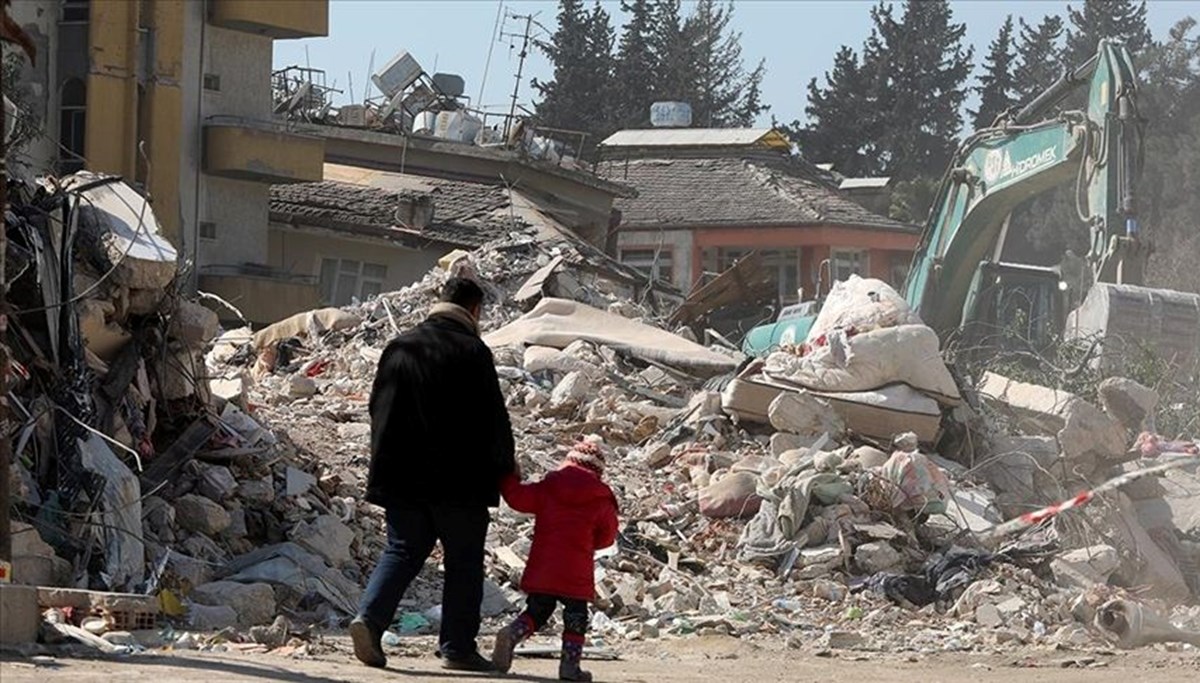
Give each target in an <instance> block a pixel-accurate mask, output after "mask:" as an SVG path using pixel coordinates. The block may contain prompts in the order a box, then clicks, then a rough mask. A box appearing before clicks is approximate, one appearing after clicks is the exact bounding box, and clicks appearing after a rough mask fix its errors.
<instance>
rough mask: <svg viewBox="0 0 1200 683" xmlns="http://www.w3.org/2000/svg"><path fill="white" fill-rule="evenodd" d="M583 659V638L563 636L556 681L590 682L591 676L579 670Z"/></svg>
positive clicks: (569, 635) (570, 635)
mask: <svg viewBox="0 0 1200 683" xmlns="http://www.w3.org/2000/svg"><path fill="white" fill-rule="evenodd" d="M582 659H583V636H573V635H572V634H565V635H564V636H563V642H562V659H560V660H559V662H558V680H560V681H590V680H592V674H590V673H588V672H587V671H584V670H583V669H581V668H579V662H580V661H581V660H582Z"/></svg>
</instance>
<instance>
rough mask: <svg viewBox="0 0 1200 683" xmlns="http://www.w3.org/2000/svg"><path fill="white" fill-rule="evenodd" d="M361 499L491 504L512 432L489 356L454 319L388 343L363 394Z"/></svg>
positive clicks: (508, 463) (433, 321) (433, 319)
mask: <svg viewBox="0 0 1200 683" xmlns="http://www.w3.org/2000/svg"><path fill="white" fill-rule="evenodd" d="M370 409H371V469H370V472H369V474H368V477H367V497H366V498H367V501H368V502H370V503H374V504H376V505H382V506H384V507H388V506H391V505H396V504H404V503H434V504H454V505H480V506H493V507H494V506H496V505H499V503H500V497H499V487H500V478H501V477H502V476H503V475H505V474H507V473H509V472H511V471H512V470H513V450H514V446H513V435H512V426H511V424H510V423H509V419H508V410H507V408H506V407H505V404H504V395H503V393H501V391H500V382H499V380H498V379H497V377H496V366H495V362H494V360H493V358H492V352H491V350H490V349H489V348H488V347H487V345H486V344H484V343H483V340H482V339H480V338H479V335H478V334H477V333H476V332H475V330H473V329H470V328H469V327H468V326H467V325H466V324H464V323H463V322H461V321H459V320H456V319H454V318H453V317H449V316H443V315H433V316H430V317H429V319H427V320H426V321H425V322H423V323H421V324H420V325H418V326H417V327H415V328H413V329H411V330H409V331H408V332H406V333H404V334H402V335H400V336H399V337H397V338H396V339H394V340H393V341H392V342H391V343H390V344H388V346H387V348H386V349H385V350H384V352H383V356H382V357H381V358H380V359H379V369H378V371H377V372H376V375H375V385H374V387H373V388H372V390H371V408H370Z"/></svg>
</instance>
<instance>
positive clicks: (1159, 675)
mask: <svg viewBox="0 0 1200 683" xmlns="http://www.w3.org/2000/svg"><path fill="white" fill-rule="evenodd" d="M321 649H322V650H323V652H322V654H320V655H318V656H316V657H308V658H303V659H298V658H293V657H282V656H279V655H275V654H234V653H147V654H140V655H135V656H130V657H125V658H119V659H117V658H71V657H65V656H55V657H49V656H45V655H43V656H38V657H29V656H20V655H15V654H6V655H0V681H3V683H43V682H46V681H71V682H72V683H88V682H91V681H105V682H106V683H111V682H112V681H137V680H148V679H157V680H160V681H184V682H190V681H222V682H227V681H266V680H270V681H288V682H291V683H332V682H334V681H348V682H363V683H366V682H367V681H370V682H372V683H376V682H378V681H388V680H391V681H396V682H397V683H403V682H406V681H441V682H447V683H455V682H459V681H483V680H509V681H544V680H554V677H555V674H556V664H555V662H554V661H553V660H549V659H537V660H532V659H518V660H517V661H516V662H515V664H514V666H513V672H512V673H510V674H509V675H508V676H504V677H488V676H480V675H476V674H464V673H457V672H445V671H442V670H441V669H440V668H439V666H438V660H436V659H435V658H434V657H432V656H427V657H422V656H416V653H415V651H414V650H413V649H412V648H409V649H406V650H405V651H404V652H402V653H400V654H399V655H397V654H396V653H392V656H391V657H390V658H389V662H388V668H387V669H385V670H383V671H379V670H373V669H367V668H365V667H362V666H360V665H359V664H358V663H357V662H356V661H355V660H354V659H353V657H352V656H351V655H350V653H349V648H348V646H347V643H346V641H345V639H344V638H327V639H324V640H323V641H322V648H321ZM619 650H620V654H621V660H620V661H594V662H588V668H590V669H591V670H592V671H593V672H594V673H595V674H596V680H598V681H614V682H615V681H628V682H630V683H633V682H642V683H658V682H660V681H661V682H666V683H670V682H680V683H682V682H684V681H712V682H714V683H718V682H719V683H726V682H728V681H805V682H806V683H825V682H829V683H847V682H850V681H853V682H854V683H884V682H890V681H908V680H912V681H922V683H942V682H944V683H964V681H969V682H970V683H989V682H993V681H994V682H997V683H999V682H1001V681H1003V682H1004V683H1011V682H1012V681H1022V682H1024V681H1033V682H1044V683H1075V682H1079V683H1129V681H1130V680H1131V679H1136V680H1137V681H1138V683H1151V682H1156V681H1196V680H1200V652H1197V651H1195V650H1192V651H1190V652H1166V651H1162V650H1144V651H1139V652H1134V653H1114V652H1069V651H1061V650H1060V651H1056V650H1053V649H1041V650H1033V649H1031V650H1028V651H1025V652H1020V653H1011V654H973V653H955V654H939V655H928V656H926V655H910V654H906V653H899V654H894V653H876V652H870V653H849V652H846V653H837V654H835V655H833V656H821V655H819V654H816V653H813V652H811V651H803V650H788V649H786V648H784V647H783V646H782V645H778V646H776V645H763V646H758V645H754V644H752V643H747V642H744V641H739V640H736V639H733V638H726V637H702V638H690V639H684V640H661V641H653V642H650V643H637V644H628V645H622V646H621V647H620V648H619Z"/></svg>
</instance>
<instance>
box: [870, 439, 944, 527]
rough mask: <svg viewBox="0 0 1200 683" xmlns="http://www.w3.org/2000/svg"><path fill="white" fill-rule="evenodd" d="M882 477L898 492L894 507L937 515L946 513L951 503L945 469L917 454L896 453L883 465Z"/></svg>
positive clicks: (893, 494)
mask: <svg viewBox="0 0 1200 683" xmlns="http://www.w3.org/2000/svg"><path fill="white" fill-rule="evenodd" d="M883 477H884V479H886V480H887V481H888V482H890V483H891V484H892V485H893V486H894V487H895V488H894V490H893V492H892V506H893V507H895V508H896V509H897V510H910V511H914V512H925V513H928V514H938V513H940V512H945V511H946V501H948V500H950V480H949V479H948V478H947V477H946V473H945V472H943V471H942V468H940V467H938V466H937V465H936V464H934V462H933V461H932V460H930V459H929V458H928V457H927V456H926V455H924V454H923V453H920V452H917V451H912V452H908V451H896V452H895V453H893V454H892V457H891V458H889V459H888V461H887V462H886V463H884V465H883Z"/></svg>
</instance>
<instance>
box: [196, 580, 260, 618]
mask: <svg viewBox="0 0 1200 683" xmlns="http://www.w3.org/2000/svg"><path fill="white" fill-rule="evenodd" d="M189 597H190V598H191V600H192V601H193V602H196V603H199V604H201V605H209V606H220V605H227V606H229V607H230V608H232V609H233V611H234V612H236V613H237V621H238V624H239V625H241V626H254V625H255V624H265V623H269V622H270V621H271V620H272V619H274V618H275V614H276V604H275V591H274V590H272V589H271V586H270V585H268V584H265V583H249V584H245V583H237V582H234V581H215V582H213V583H206V584H204V585H203V586H196V587H195V588H194V589H193V590H192V593H191V595H190V596H189Z"/></svg>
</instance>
